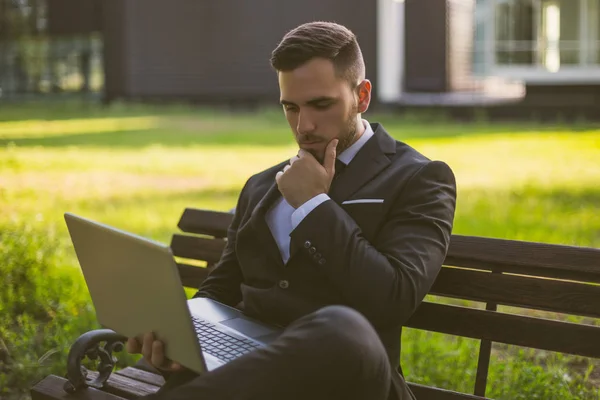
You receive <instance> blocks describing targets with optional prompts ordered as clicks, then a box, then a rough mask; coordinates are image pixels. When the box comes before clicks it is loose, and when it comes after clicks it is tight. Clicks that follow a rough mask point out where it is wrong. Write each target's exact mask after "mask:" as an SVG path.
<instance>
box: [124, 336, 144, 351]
mask: <svg viewBox="0 0 600 400" xmlns="http://www.w3.org/2000/svg"><path fill="white" fill-rule="evenodd" d="M125 349H126V350H127V352H128V353H129V354H138V353H140V352H141V350H142V346H141V345H140V342H138V340H137V339H136V338H129V339H127V343H126V344H125Z"/></svg>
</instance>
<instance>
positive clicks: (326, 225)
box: [291, 161, 456, 328]
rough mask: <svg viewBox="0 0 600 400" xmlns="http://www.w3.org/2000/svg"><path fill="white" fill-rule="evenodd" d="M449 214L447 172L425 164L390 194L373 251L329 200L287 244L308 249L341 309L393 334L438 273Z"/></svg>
mask: <svg viewBox="0 0 600 400" xmlns="http://www.w3.org/2000/svg"><path fill="white" fill-rule="evenodd" d="M455 206H456V182H455V178H454V174H453V173H452V170H451V169H450V167H448V165H446V164H445V163H443V162H440V161H430V162H428V163H427V164H424V166H423V167H421V168H420V169H419V170H418V171H417V172H416V173H415V174H414V175H413V176H412V177H411V178H410V179H409V181H408V182H407V184H406V185H405V186H404V188H403V189H402V190H401V191H400V193H398V195H397V196H396V198H395V199H394V204H393V205H392V207H391V208H390V210H389V212H388V214H387V215H386V216H385V219H386V222H385V223H384V224H383V225H382V228H381V229H380V231H379V232H378V234H377V235H376V237H375V239H373V240H372V241H373V243H370V242H369V241H367V240H366V239H365V238H364V237H363V235H362V233H361V229H360V227H359V226H358V225H357V224H356V222H355V221H354V220H353V219H352V218H351V217H350V216H349V215H348V214H347V213H346V211H345V210H344V209H343V208H342V207H341V206H339V205H338V204H337V203H335V202H334V201H332V200H327V201H325V202H323V203H322V204H320V205H319V206H318V207H317V208H315V209H314V210H313V211H312V212H311V213H310V214H309V215H307V216H306V217H305V218H304V220H303V221H302V222H301V223H300V224H299V225H298V227H297V228H296V229H295V230H294V231H293V232H292V234H291V238H292V241H295V242H296V243H295V245H296V246H299V247H303V244H304V243H305V242H306V241H309V242H310V243H311V244H312V246H314V247H315V248H317V249H318V251H319V252H320V253H321V254H322V260H321V263H322V264H318V265H319V267H320V268H323V269H325V270H326V276H327V277H328V278H329V279H330V280H331V282H332V283H333V285H334V286H336V287H337V289H338V290H339V292H340V293H341V294H342V297H343V299H344V301H345V303H346V305H348V306H350V307H353V308H354V309H356V310H357V311H359V312H361V313H362V314H363V315H364V316H365V317H366V318H367V319H369V320H370V321H371V323H372V324H373V325H374V326H375V327H377V328H385V327H391V326H397V325H398V324H404V323H405V322H406V320H407V319H408V318H409V317H410V316H411V315H412V313H413V312H414V311H415V309H416V308H417V306H418V305H419V304H420V303H421V301H422V300H423V298H424V297H425V295H426V294H427V292H429V290H430V289H431V286H432V285H433V283H434V281H435V279H436V277H437V275H438V273H439V271H440V269H441V266H442V263H443V261H444V259H445V257H446V252H447V250H448V246H449V243H450V236H451V231H452V227H453V221H454V212H455ZM323 259H324V260H325V261H323ZM315 262H316V261H315Z"/></svg>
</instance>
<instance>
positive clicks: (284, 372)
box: [144, 306, 413, 400]
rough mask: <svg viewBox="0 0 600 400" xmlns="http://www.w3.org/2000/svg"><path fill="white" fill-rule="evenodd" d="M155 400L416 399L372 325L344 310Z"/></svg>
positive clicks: (307, 320)
mask: <svg viewBox="0 0 600 400" xmlns="http://www.w3.org/2000/svg"><path fill="white" fill-rule="evenodd" d="M144 398H146V399H148V400H150V399H152V400H158V399H169V400H192V399H194V400H203V399H206V400H225V399H227V400H271V399H273V400H275V399H277V400H296V399H298V400H306V399H310V400H321V399H322V400H336V399H340V400H391V399H394V400H410V399H413V397H412V394H411V393H410V391H409V389H408V387H407V386H406V383H405V382H404V379H403V378H402V377H401V376H400V374H398V373H397V372H396V371H395V370H394V369H393V368H392V367H391V365H390V363H389V359H388V357H387V355H386V352H385V349H384V347H383V345H382V343H381V341H380V340H379V337H378V336H377V333H376V332H375V330H374V329H373V328H372V327H371V325H370V324H369V322H368V321H367V320H366V319H365V318H364V317H363V316H362V315H361V314H359V313H358V312H356V311H354V310H352V309H350V308H347V307H341V306H330V307H326V308H323V309H321V310H319V311H317V312H315V313H313V314H310V315H307V316H305V317H303V318H301V319H299V320H298V321H296V322H294V323H293V324H291V325H290V326H289V327H288V328H287V329H286V330H285V332H284V333H283V334H282V335H281V336H280V337H279V338H277V340H275V341H274V342H272V343H271V344H270V345H269V346H266V347H263V348H260V349H258V350H255V351H253V352H252V353H248V354H246V355H244V356H242V357H240V358H238V359H236V360H234V361H231V362H229V363H227V364H225V365H224V366H222V367H219V368H218V369H216V370H213V371H211V372H208V373H206V374H202V375H196V374H192V373H190V372H187V373H183V374H182V373H178V374H177V375H176V376H171V377H169V379H168V380H167V383H166V384H165V385H164V386H163V387H162V388H161V390H160V391H158V392H157V393H155V394H153V395H150V396H146V397H144Z"/></svg>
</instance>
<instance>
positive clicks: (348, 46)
mask: <svg viewBox="0 0 600 400" xmlns="http://www.w3.org/2000/svg"><path fill="white" fill-rule="evenodd" d="M313 58H325V59H328V60H330V61H331V62H332V63H333V66H334V68H335V71H336V73H337V75H338V76H339V77H341V78H343V79H346V80H347V81H348V82H349V83H350V84H351V85H355V84H357V83H358V81H359V80H362V79H364V77H365V62H364V60H363V55H362V52H361V50H360V46H359V45H358V41H357V39H356V35H355V34H354V33H352V31H350V29H348V28H346V27H345V26H343V25H339V24H336V23H334V22H322V21H318V22H309V23H306V24H303V25H300V26H298V27H297V28H294V29H293V30H291V31H289V32H288V33H287V34H286V35H285V36H284V37H283V39H282V40H281V42H280V43H279V45H278V46H277V47H276V48H275V50H273V53H272V54H271V65H272V66H273V68H274V69H275V70H276V71H282V72H287V71H292V70H294V69H296V68H298V67H300V66H302V65H303V64H304V63H306V62H308V61H310V60H312V59H313Z"/></svg>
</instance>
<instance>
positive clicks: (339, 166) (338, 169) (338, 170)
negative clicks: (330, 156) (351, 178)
mask: <svg viewBox="0 0 600 400" xmlns="http://www.w3.org/2000/svg"><path fill="white" fill-rule="evenodd" d="M345 168H346V164H344V162H343V161H340V160H339V159H338V158H336V159H335V174H334V175H333V179H337V177H338V176H340V175H341V174H342V173H343V172H344V169H345Z"/></svg>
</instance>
